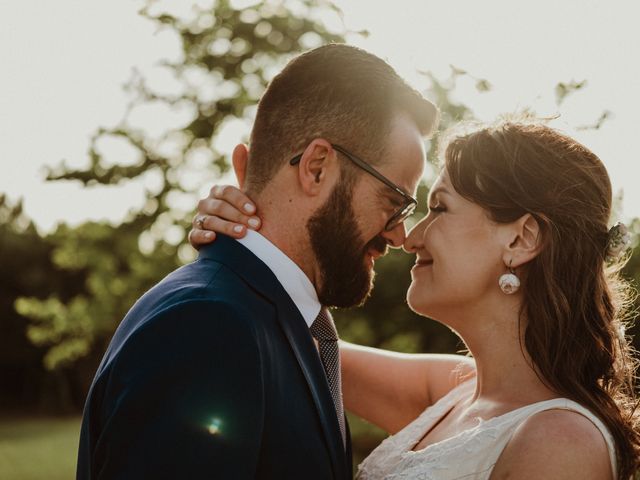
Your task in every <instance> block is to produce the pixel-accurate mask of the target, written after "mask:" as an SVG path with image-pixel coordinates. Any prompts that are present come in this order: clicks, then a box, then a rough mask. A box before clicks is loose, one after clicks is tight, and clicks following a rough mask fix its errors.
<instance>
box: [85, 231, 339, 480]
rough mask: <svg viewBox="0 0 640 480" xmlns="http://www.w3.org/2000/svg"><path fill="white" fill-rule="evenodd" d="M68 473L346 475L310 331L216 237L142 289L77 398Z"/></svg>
mask: <svg viewBox="0 0 640 480" xmlns="http://www.w3.org/2000/svg"><path fill="white" fill-rule="evenodd" d="M77 478H78V479H82V480H85V479H143V478H144V479H146V478H149V479H161V478H171V479H200V478H202V479H205V478H206V479H214V478H215V479H227V478H228V479H250V478H260V479H303V478H304V479H318V480H320V479H322V480H326V479H336V480H342V479H349V478H351V445H350V442H349V444H348V445H347V451H346V452H345V449H344V447H343V445H342V440H341V436H340V430H339V426H338V421H337V417H336V413H335V409H334V406H333V401H332V399H331V394H330V392H329V387H328V385H327V380H326V377H325V374H324V371H323V368H322V364H321V363H320V359H319V356H318V353H317V350H316V348H315V346H314V344H313V341H312V338H311V336H310V334H309V329H308V327H307V325H306V323H305V321H304V319H303V318H302V316H301V315H300V312H299V311H298V309H297V308H296V306H295V304H294V303H293V301H292V300H291V298H290V297H289V296H288V295H287V293H286V292H285V290H284V289H283V288H282V285H281V284H280V283H279V282H278V280H277V279H276V277H275V276H274V274H273V273H272V272H271V270H270V269H269V268H268V267H267V266H266V265H265V264H264V263H263V262H261V261H260V260H259V259H258V258H257V257H256V256H255V255H253V254H252V253H251V252H250V251H249V250H247V249H246V248H245V247H244V246H242V245H240V244H239V243H238V242H236V241H235V240H232V239H230V238H228V237H224V236H222V235H220V236H219V237H218V239H217V240H216V242H214V244H212V245H210V246H207V247H204V248H203V249H202V250H201V252H200V255H199V258H198V260H197V261H196V262H194V263H191V264H189V265H186V266H184V267H182V268H179V269H178V270H176V271H174V272H173V273H171V274H170V275H168V276H167V277H166V278H165V279H164V280H162V281H161V282H160V283H159V284H158V285H156V286H155V287H154V288H152V289H151V290H150V291H149V292H147V293H146V294H145V295H143V296H142V297H141V298H140V299H139V300H138V301H137V302H136V304H135V305H134V306H133V308H132V309H131V310H130V311H129V313H128V314H127V315H126V317H125V318H124V319H123V320H122V323H121V324H120V326H119V327H118V329H117V331H116V333H115V334H114V337H113V339H112V341H111V344H110V345H109V348H108V349H107V352H106V353H105V356H104V358H103V360H102V363H101V364H100V367H99V369H98V371H97V373H96V376H95V378H94V380H93V383H92V385H91V389H90V391H89V395H88V397H87V401H86V405H85V410H84V417H83V421H82V431H81V437H80V450H79V455H78V470H77Z"/></svg>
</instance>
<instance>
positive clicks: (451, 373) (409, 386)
mask: <svg viewBox="0 0 640 480" xmlns="http://www.w3.org/2000/svg"><path fill="white" fill-rule="evenodd" d="M340 360H341V365H342V393H343V396H344V404H345V408H346V409H347V410H349V411H350V412H352V413H355V414H356V415H358V416H360V417H362V418H364V419H365V420H367V421H369V422H371V423H373V424H374V425H377V426H379V427H380V428H382V429H383V430H385V431H387V432H389V433H395V432H397V431H399V430H400V429H402V428H403V427H405V426H406V425H407V424H408V423H409V422H411V421H412V420H414V419H415V418H416V417H417V416H418V415H420V413H422V411H423V410H424V409H425V408H427V407H428V406H430V405H433V404H434V403H435V402H437V401H438V400H439V399H440V398H442V397H443V396H444V395H446V394H447V393H448V392H449V391H450V390H451V389H452V388H453V387H455V386H457V385H459V384H460V383H461V382H462V381H464V380H465V379H467V378H469V377H470V375H471V374H472V372H475V362H474V361H473V359H472V358H469V357H464V356H462V355H447V354H431V353H425V354H407V353H396V352H390V351H388V350H381V349H377V348H371V347H363V346H361V345H354V344H352V343H347V342H340Z"/></svg>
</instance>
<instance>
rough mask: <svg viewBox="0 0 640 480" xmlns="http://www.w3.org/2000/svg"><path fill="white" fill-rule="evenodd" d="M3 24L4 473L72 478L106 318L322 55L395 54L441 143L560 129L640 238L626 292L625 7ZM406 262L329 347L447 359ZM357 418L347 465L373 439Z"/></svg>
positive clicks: (317, 4) (155, 15)
mask: <svg viewBox="0 0 640 480" xmlns="http://www.w3.org/2000/svg"><path fill="white" fill-rule="evenodd" d="M0 16H1V17H2V18H3V19H4V22H3V28H2V29H1V30H0V61H1V62H2V66H3V67H2V69H3V74H2V79H1V80H0V82H1V83H0V88H1V89H0V92H1V94H0V136H1V137H0V138H1V141H0V165H1V166H2V170H1V172H0V478H2V479H39V478H47V479H67V478H72V477H73V476H74V472H75V462H76V450H77V442H78V434H79V425H80V415H81V412H82V407H83V402H84V398H85V395H86V392H87V389H88V387H89V385H90V382H91V380H92V378H93V374H94V372H95V369H96V367H97V364H98V362H99V361H100V358H101V356H102V354H103V352H104V349H105V348H106V345H107V344H108V342H109V340H110V338H111V335H112V333H113V331H114V330H115V328H116V327H117V325H118V322H119V321H120V319H121V318H122V317H123V316H124V314H125V313H126V311H127V310H128V309H129V307H130V306H131V305H132V304H133V303H134V301H135V300H136V299H137V298H138V297H139V296H140V295H141V294H142V293H143V292H144V291H146V290H147V289H148V288H149V287H150V286H151V285H153V284H154V283H156V282H157V281H158V280H159V279H161V278H162V277H163V276H164V275H166V274H167V273H168V272H170V271H171V270H173V269H175V268H176V267H177V266H179V265H181V264H184V263H186V262H189V261H191V260H192V259H194V258H195V251H194V250H193V249H192V248H191V247H190V246H189V245H188V243H187V241H186V233H187V232H188V230H189V228H190V221H191V218H192V215H193V213H194V208H195V205H196V202H197V199H198V198H200V197H202V196H204V195H206V194H207V192H208V189H209V188H210V186H211V185H212V184H213V183H215V182H217V183H220V182H225V183H233V181H234V179H233V177H232V176H231V175H230V172H229V155H230V153H231V150H232V148H233V146H234V145H235V144H236V143H238V142H241V141H246V140H247V137H248V134H249V131H250V128H251V123H252V117H253V114H254V112H255V106H256V102H257V100H258V99H259V97H260V95H261V93H262V92H263V90H264V88H265V86H266V84H267V82H268V81H269V80H270V79H271V78H272V77H273V75H274V74H275V73H277V72H278V71H279V70H280V69H281V68H282V66H283V65H284V64H285V63H286V61H287V60H289V59H290V58H291V57H292V56H293V55H295V54H297V53H299V52H301V51H304V50H306V49H309V48H313V47H315V46H319V45H321V44H325V43H328V42H348V43H351V44H355V45H358V46H362V47H363V48H366V49H368V50H370V51H372V52H373V53H376V54H377V55H379V56H381V57H383V58H385V59H387V60H388V61H389V62H390V63H391V64H392V65H393V66H394V67H395V68H396V69H397V70H398V71H399V72H400V74H402V75H403V76H405V77H406V78H407V79H408V80H409V82H410V83H411V84H413V85H414V86H415V87H416V88H417V89H419V90H420V91H422V92H424V94H425V95H426V96H427V97H429V98H430V99H432V100H433V101H434V102H435V103H436V104H437V105H438V106H439V107H440V109H441V110H442V112H443V121H442V128H443V129H446V127H448V126H450V125H452V124H455V123H456V122H458V121H460V120H468V119H479V120H492V119H494V118H495V117H496V116H497V115H499V114H501V113H508V112H514V111H523V110H527V111H531V112H534V113H536V114H537V115H539V116H543V117H553V118H554V120H553V121H552V123H551V124H552V125H553V126H555V127H557V128H560V129H562V130H564V131H566V132H567V133H569V134H570V135H572V136H574V137H576V138H578V139H579V140H580V141H582V142H583V143H584V144H586V145H587V146H588V147H589V148H590V149H592V150H593V151H595V152H596V153H597V154H598V155H599V156H600V157H601V158H602V160H603V161H604V163H605V164H606V165H607V168H608V169H609V172H610V175H611V178H612V182H613V185H614V189H615V192H616V202H615V203H616V212H615V214H614V216H613V218H612V223H615V222H616V221H618V220H624V221H625V222H627V224H628V225H629V226H630V229H631V230H632V233H633V244H632V245H633V252H632V257H631V259H630V261H629V263H628V264H627V266H626V268H625V271H624V273H625V275H626V276H627V277H628V278H629V279H632V280H634V281H635V282H636V283H637V281H638V280H639V279H640V247H639V246H638V244H639V241H638V240H639V235H640V220H639V219H638V217H640V189H639V188H638V182H640V175H639V174H640V166H639V162H638V160H639V158H638V154H637V152H636V150H635V148H634V147H633V145H634V139H635V138H637V135H638V134H639V133H640V120H639V118H638V115H637V111H638V107H639V106H640V83H639V80H638V78H640V60H638V57H637V53H636V50H637V47H638V46H639V45H640V32H639V31H638V29H637V28H636V20H637V18H639V16H640V6H639V4H638V3H637V2H634V1H633V0H629V1H621V0H612V1H611V2H608V3H606V5H605V4H603V3H601V2H596V1H588V0H586V1H585V0H566V1H564V2H562V3H558V2H552V1H551V0H541V1H538V2H526V3H524V2H508V3H507V2H501V1H499V0H485V1H483V2H471V1H448V2H443V1H439V2H435V1H430V0H429V1H418V0H415V1H409V0H397V1H395V2H392V3H390V2H388V1H365V0H360V1H355V0H351V1H347V0H343V1H336V2H334V3H331V2H329V1H321V0H316V1H312V0H295V1H294V0H292V1H287V0H271V1H252V0H236V1H232V0H218V1H214V0H201V1H200V0H198V1H184V0H182V1H180V2H178V1H142V0H137V1H131V0H126V1H125V0H112V1H111V2H108V3H107V2H100V3H97V2H82V1H81V0H59V1H58V2H36V1H34V0H23V1H21V2H8V1H1V2H0ZM436 142H437V136H436V138H434V139H433V140H432V141H430V142H429V143H428V144H427V147H428V149H429V161H430V162H431V164H430V168H428V169H427V172H426V174H425V178H424V183H423V185H422V186H421V187H420V191H419V200H420V202H421V207H422V209H421V210H420V212H419V214H418V215H416V218H415V219H414V221H415V220H418V219H419V218H420V215H423V214H424V208H425V207H426V194H427V192H428V186H429V184H430V183H431V182H432V181H433V179H434V176H435V173H436V171H437V167H436V165H435V163H436V158H435V145H436ZM412 263H413V259H412V257H410V256H408V255H405V254H402V253H401V252H393V253H392V254H390V255H388V256H387V257H386V258H385V259H383V260H381V261H379V262H378V263H377V265H376V271H377V273H378V276H377V280H376V287H375V290H374V294H373V297H372V298H371V299H370V301H369V302H367V304H366V306H365V307H362V308H358V309H351V310H345V311H341V312H338V313H336V320H337V323H338V328H339V329H340V331H341V334H342V337H343V338H345V339H347V340H350V341H354V342H359V343H363V344H367V345H373V346H379V347H383V348H388V349H392V350H398V351H405V352H456V351H460V349H461V348H462V345H461V343H460V342H459V341H458V339H457V338H456V337H455V335H453V334H452V333H451V332H450V331H449V330H448V329H447V328H445V327H443V326H441V325H439V324H438V323H436V322H434V321H430V320H426V319H424V318H421V317H418V316H416V315H415V314H413V313H411V312H410V310H409V309H408V308H407V306H406V302H405V293H406V289H407V286H408V284H409V281H410V277H409V268H410V265H411V264H412ZM635 333H636V328H634V329H632V330H631V332H630V334H631V335H635ZM636 344H637V341H636ZM351 425H352V431H353V437H354V448H355V453H356V462H358V461H360V460H361V459H362V458H363V457H364V456H366V454H367V453H368V452H369V451H370V450H371V449H372V448H374V447H375V446H376V445H377V444H378V443H379V442H380V441H381V439H382V438H384V433H383V432H381V431H380V430H378V429H376V428H374V427H373V426H371V425H368V424H366V423H365V422H363V421H360V420H358V419H357V418H352V419H351Z"/></svg>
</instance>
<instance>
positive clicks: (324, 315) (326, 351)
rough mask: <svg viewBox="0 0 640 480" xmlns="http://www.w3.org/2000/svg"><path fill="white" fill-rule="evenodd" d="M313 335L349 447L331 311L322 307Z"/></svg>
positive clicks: (336, 337) (315, 322)
mask: <svg viewBox="0 0 640 480" xmlns="http://www.w3.org/2000/svg"><path fill="white" fill-rule="evenodd" d="M309 330H310V331H311V335H313V337H314V338H315V339H316V340H317V341H318V350H319V351H320V360H321V361H322V366H323V367H324V373H325V375H326V376H327V380H328V382H329V390H331V397H333V403H334V406H335V408H336V414H337V415H338V424H339V425H340V433H341V435H342V444H343V446H345V448H346V445H347V438H346V429H345V424H344V407H343V405H342V380H341V377H340V354H339V352H338V332H337V331H336V326H335V324H334V323H333V318H331V314H330V313H329V310H327V309H326V308H325V307H322V309H321V310H320V313H319V314H318V316H317V317H316V319H315V320H314V322H313V323H312V324H311V328H310V329H309Z"/></svg>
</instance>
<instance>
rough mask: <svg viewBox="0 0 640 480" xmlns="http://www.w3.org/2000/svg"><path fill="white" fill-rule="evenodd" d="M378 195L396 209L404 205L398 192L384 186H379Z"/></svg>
mask: <svg viewBox="0 0 640 480" xmlns="http://www.w3.org/2000/svg"><path fill="white" fill-rule="evenodd" d="M378 195H380V196H381V197H383V198H386V199H387V200H389V202H391V203H392V204H393V205H394V206H396V207H401V206H402V205H403V204H404V198H403V197H402V196H401V195H400V194H399V193H398V192H395V191H393V190H391V189H390V188H389V187H387V186H386V185H380V186H379V187H378Z"/></svg>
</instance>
